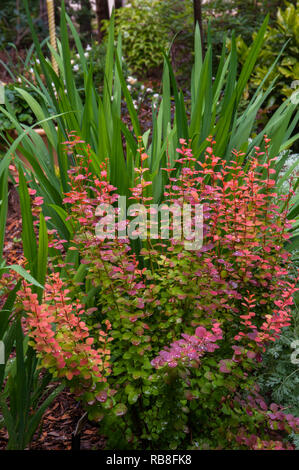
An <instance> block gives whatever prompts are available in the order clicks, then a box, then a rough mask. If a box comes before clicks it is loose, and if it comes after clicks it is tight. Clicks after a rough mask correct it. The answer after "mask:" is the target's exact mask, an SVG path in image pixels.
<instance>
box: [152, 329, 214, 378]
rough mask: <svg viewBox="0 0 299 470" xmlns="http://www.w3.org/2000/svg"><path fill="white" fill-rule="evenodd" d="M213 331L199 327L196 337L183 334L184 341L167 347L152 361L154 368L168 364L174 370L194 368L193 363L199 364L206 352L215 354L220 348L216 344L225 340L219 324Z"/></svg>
mask: <svg viewBox="0 0 299 470" xmlns="http://www.w3.org/2000/svg"><path fill="white" fill-rule="evenodd" d="M212 331H213V333H211V332H209V331H207V330H206V328H204V327H202V326H199V327H198V328H196V330H195V335H192V336H190V335H187V334H182V337H183V339H179V340H178V341H175V342H174V343H172V344H171V345H170V347H167V346H166V347H165V348H164V349H163V350H162V351H160V352H159V355H158V356H157V357H155V359H153V360H152V361H151V364H152V366H154V367H155V368H156V369H158V368H159V367H163V366H165V365H166V364H167V365H168V366H169V367H172V368H173V367H177V366H178V365H179V364H183V365H185V366H186V365H187V366H192V362H193V361H195V363H198V361H199V358H200V357H201V356H203V355H204V354H205V353H206V352H214V351H215V349H217V348H219V346H218V345H217V344H215V343H216V341H218V340H220V339H223V338H222V330H221V328H220V327H219V323H216V322H215V323H214V324H213V327H212Z"/></svg>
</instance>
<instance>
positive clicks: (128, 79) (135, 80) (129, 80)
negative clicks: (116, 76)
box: [127, 77, 137, 85]
mask: <svg viewBox="0 0 299 470" xmlns="http://www.w3.org/2000/svg"><path fill="white" fill-rule="evenodd" d="M127 82H128V83H130V84H131V85H135V83H136V82H137V78H134V77H128V78H127Z"/></svg>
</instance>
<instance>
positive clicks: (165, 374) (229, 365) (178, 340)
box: [19, 137, 299, 449]
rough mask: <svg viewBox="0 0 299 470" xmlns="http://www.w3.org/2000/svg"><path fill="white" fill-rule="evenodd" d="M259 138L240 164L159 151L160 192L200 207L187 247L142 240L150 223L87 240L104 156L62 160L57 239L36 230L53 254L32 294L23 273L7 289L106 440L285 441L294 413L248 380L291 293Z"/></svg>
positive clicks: (103, 197) (201, 444)
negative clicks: (14, 292)
mask: <svg viewBox="0 0 299 470" xmlns="http://www.w3.org/2000/svg"><path fill="white" fill-rule="evenodd" d="M268 143H269V141H268V139H267V137H265V154H264V152H261V151H260V149H259V148H256V149H255V155H254V156H253V157H252V158H251V161H250V164H249V166H248V169H247V171H245V170H244V167H243V165H242V160H243V159H242V157H243V155H242V154H241V153H238V152H233V158H232V160H231V161H230V162H229V163H228V162H226V161H225V160H222V159H221V158H220V157H219V156H216V155H214V151H213V146H214V144H215V142H214V141H213V139H212V138H210V139H209V146H208V147H207V149H206V153H205V158H204V161H203V162H198V161H197V159H196V158H195V157H194V156H193V155H192V152H191V150H190V148H189V146H188V143H187V142H186V141H184V140H182V139H181V141H180V144H181V146H180V148H179V149H177V152H178V154H179V158H178V159H177V160H176V161H175V166H174V167H171V164H170V159H168V164H167V165H166V168H163V169H162V170H161V171H163V178H165V181H166V184H165V191H164V201H163V202H164V203H165V204H176V205H177V206H179V207H183V205H184V204H190V205H191V206H192V207H193V206H195V205H196V204H201V205H202V207H203V244H202V246H201V247H200V248H199V249H196V250H189V249H186V245H185V242H184V240H181V239H177V238H174V237H172V236H170V238H169V239H164V238H162V236H161V235H160V236H159V237H157V238H155V239H152V238H151V237H150V230H147V231H146V236H145V237H143V238H142V239H141V240H139V241H138V243H136V240H134V242H133V243H132V240H130V239H129V238H128V237H127V236H123V237H122V238H120V237H117V236H115V237H113V238H112V237H111V233H109V227H110V226H109V223H107V236H105V237H99V236H96V227H97V224H98V223H99V220H100V219H101V216H103V213H101V214H99V212H98V211H97V208H98V207H99V206H100V205H101V204H109V205H110V206H111V207H113V212H114V216H115V217H116V218H117V216H118V215H119V214H118V212H119V211H118V208H117V201H118V198H119V195H118V193H117V188H115V187H113V186H112V185H111V184H110V182H109V164H108V162H104V163H103V164H102V167H101V171H100V176H99V177H98V176H94V175H93V174H92V172H91V170H90V156H89V152H88V146H86V148H85V150H86V151H85V153H84V155H85V156H84V157H81V156H77V164H76V166H75V167H73V168H72V169H71V170H69V182H70V188H69V191H68V192H67V193H66V194H65V198H64V204H65V205H64V208H65V212H64V214H65V222H66V223H67V226H68V228H69V231H70V241H66V240H61V239H60V238H59V236H58V235H57V233H56V232H55V231H53V230H52V231H51V233H49V236H50V239H51V241H50V249H51V250H52V253H55V256H56V257H52V260H51V263H50V265H49V267H50V270H49V273H48V276H47V280H46V284H45V289H44V295H43V299H42V301H41V302H39V301H38V297H37V295H36V294H34V293H33V292H32V290H31V287H30V285H28V283H26V282H24V288H23V290H21V291H20V293H19V299H20V302H22V305H23V308H24V310H25V312H26V325H27V328H28V334H29V336H30V338H31V344H32V346H33V347H34V348H35V350H36V351H37V354H38V356H39V357H40V359H41V361H42V365H43V367H46V368H47V369H49V370H50V372H51V373H52V374H53V376H54V377H58V378H60V379H64V380H65V381H66V383H67V385H68V386H69V387H70V389H71V390H72V391H73V393H74V394H75V395H76V397H77V398H78V399H79V400H81V401H82V403H83V404H84V406H85V407H86V409H87V410H88V416H89V418H90V419H91V420H94V421H98V422H99V423H100V426H101V432H102V433H106V435H107V439H108V440H107V447H108V448H114V449H115V448H117V449H127V448H128V449H130V448H134V449H142V448H144V449H169V448H171V449H176V448H178V449H179V448H182V449H186V448H189V449H192V448H196V449H197V448H198V449H248V448H249V449H291V448H292V444H290V443H289V442H288V440H287V436H288V434H290V433H291V432H292V431H294V432H298V427H299V419H298V418H295V417H294V416H292V415H291V414H288V413H287V410H283V409H281V408H280V407H279V406H278V405H276V404H274V403H268V402H267V400H266V399H265V398H263V397H262V396H261V395H260V391H259V388H258V386H257V384H256V377H257V374H258V370H259V367H260V365H261V362H262V354H263V352H264V351H265V350H266V348H267V347H268V345H269V344H271V343H272V342H273V341H275V340H276V339H277V338H279V335H280V333H281V331H282V329H283V328H284V327H286V326H288V325H290V322H291V306H292V302H293V301H292V296H293V294H294V292H295V291H296V290H297V288H296V282H297V280H296V279H295V278H294V277H292V276H291V275H290V274H289V273H290V255H289V253H288V252H287V250H286V248H285V245H286V243H287V241H288V237H289V235H288V229H289V228H290V227H291V225H292V221H290V220H288V218H287V215H288V212H289V209H290V207H289V205H290V198H291V196H292V189H291V188H290V192H289V194H288V195H286V196H282V197H280V198H282V199H283V209H281V204H279V196H278V195H277V194H276V192H275V181H274V180H273V179H272V175H273V174H274V173H275V169H274V164H275V159H269V158H268V157H267V155H268V154H267V152H268ZM68 146H69V147H72V142H69V143H68ZM265 157H266V159H265ZM147 160H148V157H147V155H146V154H145V153H144V149H143V148H142V147H141V144H140V145H139V158H138V161H139V162H140V165H138V167H136V168H135V176H136V179H135V185H134V187H133V188H132V189H131V190H130V191H131V195H130V196H129V197H128V203H129V204H133V203H140V204H143V206H144V207H146V212H147V214H148V215H149V214H150V213H151V211H152V208H151V203H152V201H153V194H152V188H151V175H150V170H149V168H148V167H147ZM261 161H263V163H261ZM37 203H38V206H36V207H38V210H37V213H36V215H38V211H40V210H41V207H42V206H40V205H39V204H40V203H41V201H37ZM33 204H34V202H33ZM129 222H130V218H129V217H128V219H126V220H125V221H122V222H121V223H122V224H123V225H122V226H121V227H120V223H117V227H118V228H121V229H123V228H124V226H125V227H126V226H128V224H129ZM194 224H195V220H194V216H193V218H192V226H193V227H194ZM170 228H172V227H170ZM134 243H135V244H134ZM132 246H133V247H134V249H132ZM136 246H137V249H136Z"/></svg>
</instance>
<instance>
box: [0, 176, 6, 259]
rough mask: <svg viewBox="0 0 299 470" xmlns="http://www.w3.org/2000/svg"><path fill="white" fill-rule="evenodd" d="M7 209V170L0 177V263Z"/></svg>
mask: <svg viewBox="0 0 299 470" xmlns="http://www.w3.org/2000/svg"><path fill="white" fill-rule="evenodd" d="M7 207H8V168H6V169H5V170H4V171H3V173H2V174H1V175H0V262H1V260H2V256H3V245H4V236H5V227H6V217H7Z"/></svg>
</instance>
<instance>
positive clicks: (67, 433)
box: [0, 390, 105, 450]
mask: <svg viewBox="0 0 299 470" xmlns="http://www.w3.org/2000/svg"><path fill="white" fill-rule="evenodd" d="M84 414H85V412H84V410H83V409H82V407H81V405H80V403H78V402H77V401H76V400H75V399H74V398H73V396H72V395H71V394H70V393H69V392H68V391H65V390H63V391H62V392H61V393H60V394H59V395H58V396H57V397H56V399H55V400H54V401H53V403H52V405H51V406H50V408H48V410H47V411H46V413H45V414H44V417H43V420H42V422H41V425H40V427H39V429H38V431H37V432H36V434H35V436H34V438H33V440H32V443H31V445H30V446H29V447H28V449H27V450H72V449H73V450H79V449H80V450H100V449H103V447H104V445H105V440H104V438H103V437H102V436H100V435H99V429H98V427H97V426H94V425H93V424H92V423H90V422H89V421H88V420H85V419H83V420H82V426H81V430H80V437H79V438H78V437H75V438H73V439H72V434H73V433H75V431H76V428H77V424H78V421H79V420H80V418H82V416H84ZM72 440H73V444H72ZM7 441H8V434H7V432H6V430H5V429H0V450H4V449H5V448H6V445H7Z"/></svg>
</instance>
